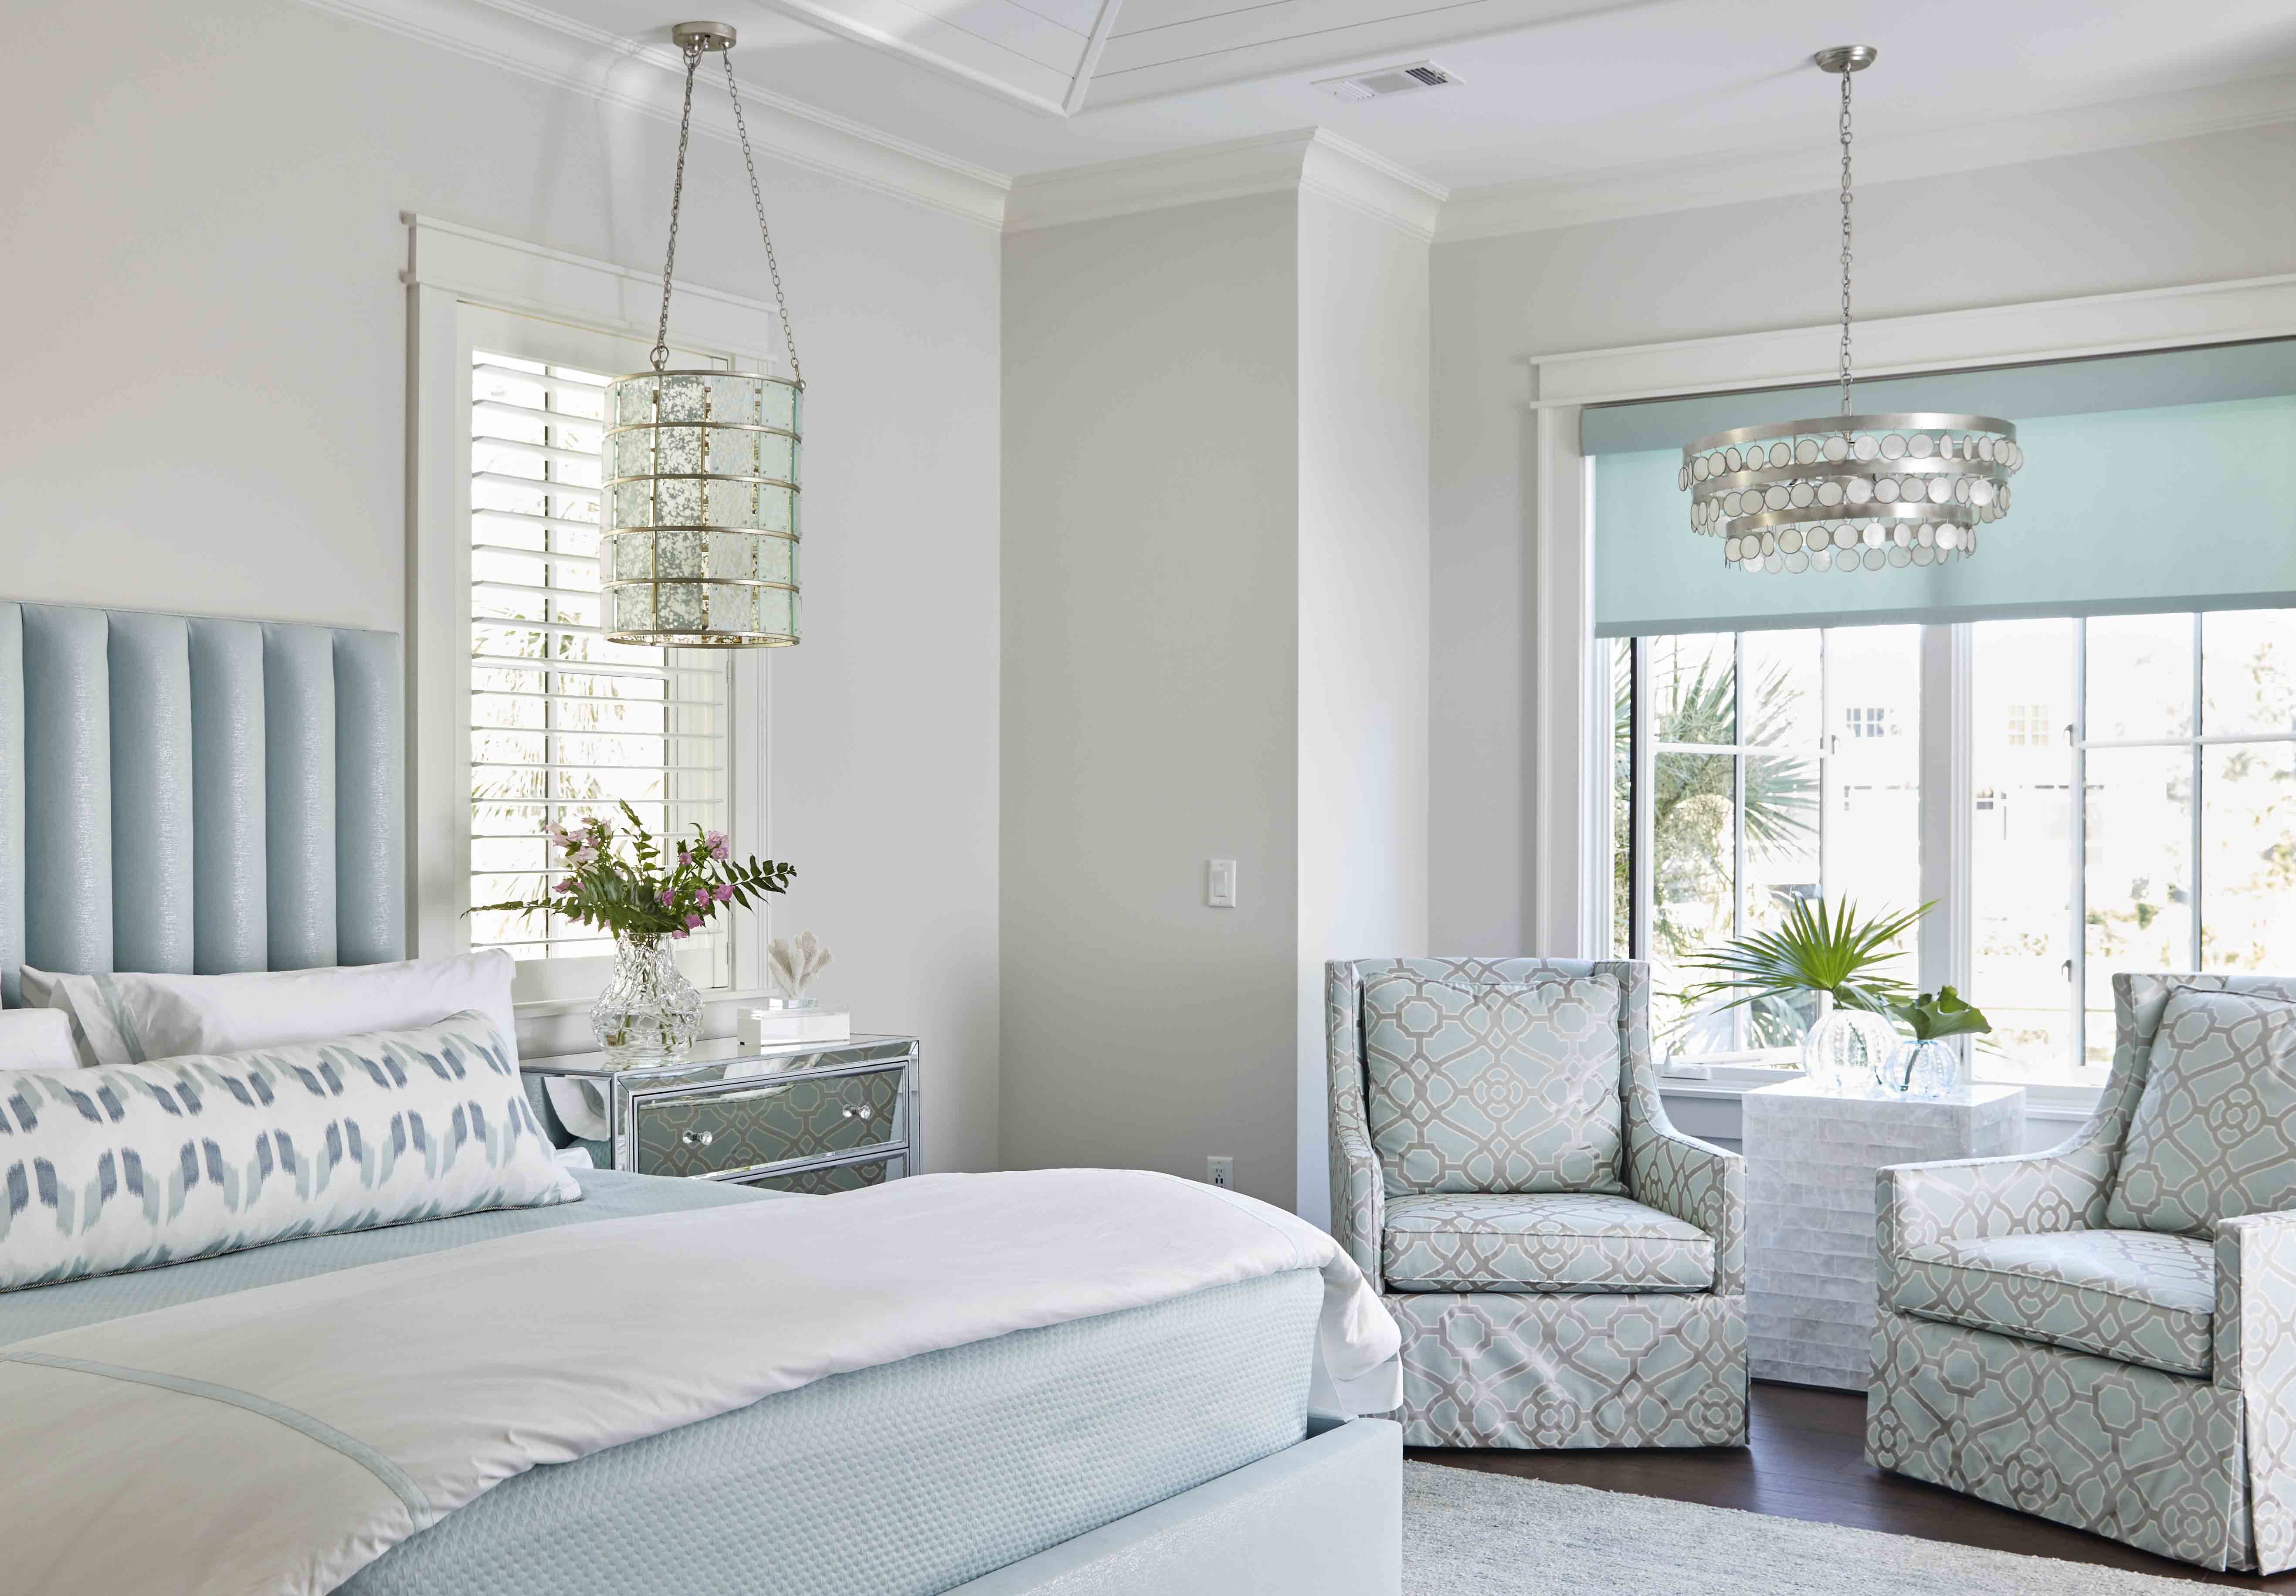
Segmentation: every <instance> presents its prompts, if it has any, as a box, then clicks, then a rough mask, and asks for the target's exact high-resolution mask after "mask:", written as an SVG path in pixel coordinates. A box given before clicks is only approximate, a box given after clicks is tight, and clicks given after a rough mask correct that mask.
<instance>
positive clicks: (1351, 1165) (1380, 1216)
mask: <svg viewBox="0 0 2296 1596" xmlns="http://www.w3.org/2000/svg"><path fill="white" fill-rule="evenodd" d="M1386 1232H1387V1184H1386V1182H1385V1181H1383V1180H1382V1178H1381V1176H1380V1169H1379V1159H1378V1158H1377V1157H1376V1156H1374V1154H1373V1152H1372V1150H1371V1137H1370V1136H1369V1135H1368V1134H1365V1132H1364V1131H1363V1130H1361V1129H1360V1128H1349V1129H1344V1130H1343V1129H1342V1128H1341V1127H1340V1126H1337V1125H1334V1126H1333V1128H1332V1236H1333V1240H1336V1241H1338V1242H1339V1244H1340V1246H1341V1249H1342V1250H1343V1251H1345V1252H1346V1253H1347V1255H1348V1256H1349V1257H1351V1258H1353V1259H1354V1260H1355V1261H1356V1267H1357V1268H1358V1269H1360V1270H1362V1271H1363V1272H1364V1278H1365V1280H1367V1281H1370V1282H1371V1284H1372V1289H1374V1290H1375V1291H1376V1290H1382V1289H1385V1282H1384V1281H1382V1280H1381V1279H1380V1273H1379V1256H1380V1240H1381V1239H1382V1237H1383V1236H1384V1235H1385V1234H1386Z"/></svg>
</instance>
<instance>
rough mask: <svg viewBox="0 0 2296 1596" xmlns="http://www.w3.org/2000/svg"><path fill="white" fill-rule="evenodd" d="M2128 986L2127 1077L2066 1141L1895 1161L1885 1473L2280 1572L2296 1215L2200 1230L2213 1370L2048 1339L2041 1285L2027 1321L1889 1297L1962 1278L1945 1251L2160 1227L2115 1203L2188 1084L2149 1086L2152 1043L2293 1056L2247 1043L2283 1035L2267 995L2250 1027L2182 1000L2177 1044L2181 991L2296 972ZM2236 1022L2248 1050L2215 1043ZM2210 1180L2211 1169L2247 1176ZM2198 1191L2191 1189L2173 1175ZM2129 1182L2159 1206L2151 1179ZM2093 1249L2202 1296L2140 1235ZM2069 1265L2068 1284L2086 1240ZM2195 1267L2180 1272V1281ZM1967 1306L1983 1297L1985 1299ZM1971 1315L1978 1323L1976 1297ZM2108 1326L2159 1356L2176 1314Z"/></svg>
mask: <svg viewBox="0 0 2296 1596" xmlns="http://www.w3.org/2000/svg"><path fill="white" fill-rule="evenodd" d="M2112 991H2113V1011H2114V1019H2115V1022H2116V1027H2115V1028H2116V1033H2117V1034H2116V1037H2115V1042H2114V1047H2113V1056H2112V1074H2111V1075H2110V1076H2108V1077H2107V1078H2106V1081H2105V1085H2104V1090H2103V1093H2102V1095H2101V1096H2100V1098H2099V1100H2098V1103H2097V1108H2096V1111H2095V1114H2094V1115H2092V1116H2091V1117H2090V1118H2089V1120H2088V1122H2087V1124H2086V1125H2083V1126H2082V1127H2081V1129H2080V1130H2079V1131H2078V1132H2077V1133H2075V1134H2074V1135H2073V1136H2072V1137H2071V1140H2069V1141H2067V1142H2065V1143H2064V1144H2063V1145H2062V1146H2061V1147H2059V1148H2057V1149H2056V1150H2054V1151H2052V1152H2047V1153H2040V1154H2034V1155H2030V1156H2027V1157H2022V1158H1978V1159H1966V1160H1962V1161H1958V1162H1954V1163H1944V1164H1916V1165H1903V1166H1898V1167H1895V1168H1890V1169H1884V1170H1882V1172H1881V1174H1880V1175H1879V1176H1878V1178H1877V1181H1876V1186H1875V1193H1874V1196H1875V1215H1876V1250H1877V1254H1878V1256H1879V1261H1880V1268H1881V1290H1882V1317H1881V1323H1880V1325H1879V1327H1878V1329H1877V1330H1876V1332H1875V1338H1874V1385H1873V1387H1872V1393H1871V1395H1870V1396H1869V1398H1868V1401H1867V1408H1866V1455H1867V1457H1868V1458H1869V1459H1870V1460H1871V1461H1873V1462H1874V1464H1876V1465H1877V1466H1878V1467H1881V1468H1884V1469H1896V1470H1898V1472H1901V1473H1905V1474H1909V1475H1912V1476H1914V1477H1916V1478H1919V1479H1926V1480H1930V1481H1932V1482H1934V1483H1936V1484H1939V1485H1943V1486H1950V1487H1952V1488H1953V1489H1955V1490H1957V1491H1965V1492H1967V1493H1969V1494H1972V1495H1975V1496H1981V1497H1983V1498H1985V1499H1986V1500H1987V1501H1989V1502H2000V1503H2002V1504H2003V1505H2005V1506H2008V1507H2013V1508H2018V1509H2021V1510H2023V1511H2026V1512H2030V1513H2037V1514H2039V1515H2041V1516H2042V1517H2044V1518H2054V1519H2056V1520H2057V1521H2058V1522H2060V1523H2064V1524H2071V1525H2074V1526H2078V1527H2079V1528H2082V1529H2087V1530H2090V1531H2093V1532H2095V1533H2096V1534H2098V1535H2111V1536H2112V1537H2113V1538H2114V1539H2116V1540H2120V1541H2125V1542H2127V1543H2128V1544H2130V1545H2133V1546H2139V1547H2143V1548H2144V1549H2145V1550H2146V1551H2156V1552H2160V1553H2161V1554H2162V1555H2164V1556H2168V1557H2173V1558H2178V1559H2183V1560H2185V1561H2186V1562H2191V1563H2196V1564H2199V1565H2200V1566H2201V1567H2207V1568H2218V1569H2225V1568H2239V1569H2253V1570H2257V1571H2259V1572H2261V1573H2266V1574H2276V1573H2280V1572H2283V1571H2284V1570H2286V1569H2289V1568H2292V1567H2296V1213H2291V1212H2275V1213H2269V1214H2262V1213H2259V1214H2249V1215H2239V1216H2235V1217H2228V1218H2223V1219H2220V1220H2218V1222H2217V1223H2216V1224H2215V1226H2214V1235H2213V1237H2212V1238H2210V1237H2206V1236H2203V1237H2201V1238H2197V1240H2199V1242H2200V1244H2201V1245H2202V1246H2204V1247H2210V1248H2213V1254H2214V1256H2213V1269H2212V1273H2213V1284H2214V1302H2213V1306H2212V1310H2211V1312H2210V1342H2211V1355H2210V1360H2209V1363H2208V1365H2207V1367H2208V1373H2207V1374H2206V1375H2205V1376H2202V1375H2200V1374H2197V1373H2190V1372H2187V1373H2177V1372H2171V1371H2169V1370H2167V1369H2164V1368H2161V1367H2159V1366H2157V1365H2156V1364H2154V1363H2148V1362H2146V1361H2145V1360H2144V1359H2141V1358H2133V1357H2105V1356H2100V1355H2096V1354H2095V1353H2093V1352H2088V1351H2082V1350H2078V1349H2076V1348H2075V1347H2073V1346H2066V1345H2057V1344H2054V1343H2053V1342H2052V1341H2049V1340H2044V1339H2039V1338H2036V1336H2035V1334H2034V1333H2033V1330H2032V1328H2031V1326H2032V1322H2033V1321H2034V1320H2035V1319H2036V1318H2037V1317H2043V1316H2044V1315H2043V1314H2041V1312H2040V1308H2041V1305H2040V1304H2039V1302H2038V1298H2035V1299H2033V1300H2031V1301H2028V1302H2026V1303H2023V1304H2021V1305H2018V1306H2017V1307H2015V1308H2014V1309H2013V1312H2012V1314H2011V1315H2010V1316H2013V1317H2015V1318H2018V1319H2020V1320H2021V1321H2023V1322H2025V1326H2026V1328H2025V1329H2024V1330H2021V1333H2018V1334H2014V1335H2008V1334H2001V1333H1997V1331H1996V1330H1990V1329H1979V1328H1972V1326H1970V1325H1968V1324H1966V1323H1939V1322H1936V1321H1934V1320H1932V1319H1926V1318H1916V1317H1915V1316H1914V1315H1912V1314H1907V1313H1904V1312H1901V1311H1898V1309H1897V1308H1896V1306H1895V1305H1896V1304H1898V1303H1899V1302H1900V1301H1902V1300H1913V1299H1917V1297H1918V1294H1919V1293H1921V1292H1922V1291H1923V1290H1925V1289H1951V1287H1950V1283H1949V1282H1941V1281H1936V1280H1935V1279H1934V1277H1933V1275H1931V1273H1930V1266H1931V1265H1934V1264H1935V1263H1936V1262H1938V1261H1939V1259H1940V1258H1943V1257H1947V1256H1969V1255H1968V1251H1967V1249H1969V1248H1971V1247H1972V1245H1973V1244H1977V1243H1982V1242H1987V1241H1996V1240H2000V1239H2004V1238H2011V1237H2018V1238H2039V1237H2047V1236H2059V1235H2063V1234H2065V1233H2068V1232H2083V1231H2087V1232H2097V1231H2111V1230H2122V1231H2126V1230H2128V1229H2134V1228H2141V1229H2148V1230H2149V1229H2151V1227H2132V1226H2124V1225H2117V1224H2114V1223H2113V1222H2112V1219H2111V1218H2109V1216H2108V1215H2109V1214H2110V1213H2112V1212H2113V1211H2114V1204H2113V1199H2114V1198H2115V1196H2116V1195H2117V1194H2118V1193H2119V1192H2120V1187H2119V1185H2117V1183H2116V1181H2115V1173H2116V1166H2118V1165H2119V1164H2120V1162H2121V1160H2122V1159H2123V1157H2124V1154H2125V1152H2127V1151H2128V1141H2129V1135H2130V1126H2131V1125H2132V1123H2133V1121H2134V1120H2135V1118H2136V1113H2137V1109H2138V1106H2139V1104H2140V1103H2141V1102H2144V1101H2161V1102H2167V1101H2172V1100H2174V1099H2176V1098H2177V1093H2178V1092H2181V1091H2182V1090H2183V1089H2182V1088H2181V1087H2180V1088H2177V1090H2176V1091H2169V1090H2166V1089H2164V1092H2163V1093H2162V1094H2161V1097H2160V1098H2158V1099H2153V1097H2152V1094H2151V1093H2148V1090H2147V1085H2148V1076H2149V1075H2150V1072H2151V1070H2152V1068H2153V1060H2154V1054H2155V1052H2159V1053H2160V1054H2161V1056H2162V1058H2163V1059H2170V1058H2171V1057H2176V1058H2177V1061H2176V1062H2174V1063H2172V1064H2171V1065H2170V1066H2169V1070H2168V1071H2167V1072H2166V1073H2165V1074H2164V1080H2166V1079H2167V1078H2169V1076H2171V1075H2174V1076H2184V1075H2185V1073H2186V1071H2185V1066H2186V1065H2188V1064H2200V1065H2203V1066H2205V1074H2206V1075H2208V1076H2211V1077H2215V1076H2219V1075H2220V1072H2221V1071H2222V1070H2223V1069H2224V1068H2226V1065H2227V1063H2228V1060H2230V1059H2231V1058H2232V1057H2234V1056H2235V1055H2237V1056H2239V1057H2241V1058H2244V1059H2246V1060H2250V1061H2251V1063H2252V1064H2253V1063H2256V1062H2258V1061H2259V1060H2261V1061H2263V1062H2264V1063H2265V1064H2266V1065H2267V1066H2271V1067H2273V1068H2276V1065H2272V1060H2273V1059H2274V1053H2273V1051H2272V1049H2271V1048H2270V1047H2269V1046H2268V1045H2263V1044H2252V1043H2255V1039H2256V1038H2259V1037H2261V1036H2262V1035H2264V1034H2265V1033H2266V1032H2267V1030H2268V1029H2270V1028H2272V1027H2267V1026H2266V1025H2264V1024H2263V1023H2262V1021H2263V1019H2264V1016H2263V1014H2262V1010H2263V1008H2264V1007H2265V1005H2261V1004H2259V1005H2255V1006H2254V1008H2253V1010H2252V1014H2253V1018H2254V1021H2255V1023H2253V1024H2251V1020H2250V1019H2236V1020H2232V1021H2229V1022H2227V1021H2226V1019H2225V1018H2224V1015H2223V1012H2222V1011H2216V1012H2210V1009H2211V1008H2213V1005H2208V1006H2203V1008H2202V1014H2203V1016H2204V1018H2203V1019H2201V1020H2199V1021H2197V1022H2194V1021H2188V1020H2186V1019H2185V1018H2184V1017H2185V1013H2186V1012H2187V1008H2186V1006H2185V1005H2182V1004H2179V1005H2177V1020H2178V1027H2179V1028H2178V1034H2177V1036H2176V1037H2174V1038H2171V1039H2169V1044H2168V1045H2162V1032H2163V1028H2164V1022H2165V1021H2166V1020H2167V1019H2169V1011H2170V1008H2171V1004H2172V1003H2173V1002H2174V1000H2175V999H2176V998H2177V996H2178V995H2179V994H2185V993H2187V992H2194V991H2197V992H2202V993H2233V994H2240V995H2242V996H2244V997H2249V998H2261V999H2271V1000H2276V1002H2277V1003H2292V1002H2296V980H2290V979H2287V978H2277V977H2268V976H2251V975H2116V976H2115V977H2113V980H2112ZM2227 1024H2229V1025H2230V1027H2231V1028H2232V1030H2233V1031H2234V1032H2235V1033H2237V1034H2238V1035H2239V1036H2240V1038H2241V1039H2240V1040H2239V1042H2238V1043H2237V1044H2235V1043H2233V1042H2228V1041H2216V1042H2211V1041H2210V1040H2209V1039H2208V1034H2209V1033H2210V1032H2213V1031H2220V1030H2223V1029H2225V1027H2226V1025H2227ZM2186 1027H2190V1028H2186ZM2272 1089H2274V1088H2273V1083H2272V1082H2270V1081H2265V1082H2262V1083H2259V1084H2257V1087H2256V1090H2257V1092H2258V1093H2259V1101H2261V1099H2262V1097H2263V1096H2264V1095H2265V1094H2267V1093H2268V1092H2269V1091H2270V1090H2272ZM2210 1098H2211V1101H2216V1102H2218V1103H2224V1102H2226V1101H2230V1102H2233V1103H2235V1104H2237V1103H2238V1102H2240V1101H2242V1100H2241V1099H2240V1098H2239V1097H2238V1095H2237V1094H2236V1093H2232V1092H2230V1091H2228V1090H2227V1089H2226V1086H2225V1084H2224V1083H2223V1082H2222V1081H2221V1080H2216V1081H2214V1082H2213V1084H2212V1085H2211V1088H2210ZM2193 1101H2198V1097H2197V1096H2195V1097H2194V1100H2193ZM2160 1123H2165V1121H2163V1122H2160ZM2220 1123H2221V1124H2223V1125H2226V1127H2227V1131H2226V1140H2225V1141H2224V1142H2222V1143H2220V1144H2221V1145H2224V1146H2226V1147H2229V1148H2231V1149H2233V1150H2234V1151H2235V1159H2237V1158H2240V1157H2243V1156H2244V1155H2243V1153H2242V1150H2243V1148H2244V1147H2245V1145H2246V1141H2245V1129H2244V1127H2245V1125H2246V1124H2247V1121H2246V1119H2245V1117H2243V1116H2242V1115H2236V1114H2235V1115H2229V1116H2226V1117H2220ZM2155 1145H2158V1139H2157V1137H2156V1138H2155ZM2227 1167H2231V1168H2234V1169H2238V1168H2239V1167H2240V1166H2239V1165H2238V1164H2237V1162H2235V1164H2233V1165H2231V1166H2227ZM2213 1179H2214V1177H2204V1178H2203V1180H2202V1184H2203V1185H2204V1186H2208V1187H2209V1189H2210V1190H2215V1191H2226V1190H2229V1189H2230V1188H2227V1187H2222V1186H2214V1185H2212V1184H2210V1183H2211V1182H2212V1181H2213ZM2193 1189H2194V1188H2193V1187H2192V1185H2191V1184H2189V1183H2175V1182H2170V1183H2162V1184H2161V1186H2160V1187H2159V1188H2158V1190H2159V1191H2180V1190H2181V1191H2191V1190H2193ZM2131 1194H2132V1195H2137V1196H2138V1197H2139V1199H2140V1200H2146V1201H2149V1200H2150V1199H2151V1198H2152V1196H2153V1194H2154V1189H2153V1188H2150V1187H2148V1188H2146V1189H2145V1190H2144V1191H2143V1192H2142V1193H2137V1192H2136V1191H2133V1190H2132V1193H2131ZM2122 1211H2123V1212H2124V1213H2125V1211H2126V1210H2122ZM2154 1233H2156V1234H2160V1235H2163V1236H2166V1235H2170V1234H2173V1233H2174V1232H2168V1231H2159V1232H2154ZM2031 1245H2033V1246H2035V1247H2036V1248H2038V1246H2039V1243H2038V1242H2035V1243H2032V1244H2031ZM2091 1245H2092V1246H2094V1247H2095V1248H2098V1250H2095V1251H2093V1252H2090V1253H2088V1254H2087V1255H2086V1256H2085V1264H2086V1267H2087V1274H2086V1277H2085V1278H2086V1279H2087V1281H2090V1282H2092V1286H2091V1288H2090V1289H2093V1282H2094V1281H2096V1280H2097V1279H2098V1278H2099V1277H2100V1272H2101V1271H2103V1270H2104V1269H2105V1268H2106V1267H2107V1260H2108V1257H2109V1252H2108V1251H2107V1250H2106V1249H2109V1248H2121V1249H2123V1253H2122V1259H2121V1261H2120V1263H2117V1264H2112V1265H2111V1267H2112V1268H2114V1269H2117V1270H2118V1269H2128V1268H2135V1267H2136V1260H2137V1258H2138V1257H2139V1256H2143V1257H2144V1259H2145V1260H2146V1267H2145V1268H2144V1273H2146V1275H2147V1276H2148V1280H2147V1282H2146V1286H2145V1289H2146V1291H2147V1292H2148V1293H2150V1295H2151V1296H2153V1297H2154V1298H2156V1299H2158V1300H2159V1302H2160V1304H2161V1305H2167V1304H2168V1303H2169V1302H2171V1301H2175V1302H2187V1303H2188V1302H2189V1301H2190V1296H2189V1292H2188V1290H2187V1289H2185V1288H2188V1287H2189V1285H2190V1284H2191V1281H2190V1278H2189V1270H2190V1267H2191V1266H2190V1265H2169V1264H2168V1263H2167V1262H2166V1261H2165V1256H2164V1255H2159V1254H2143V1255H2140V1254H2139V1253H2138V1251H2137V1250H2136V1249H2137V1248H2139V1247H2141V1246H2143V1245H2144V1244H2142V1243H2137V1242H2134V1241H2132V1240H2128V1239H2127V1238H2126V1237H2124V1238H2123V1239H2122V1240H2119V1241H2116V1242H2112V1243H2093V1244H2091ZM2034 1260H2035V1255H2026V1256H2022V1257H2021V1264H2022V1269H2021V1273H2025V1274H2028V1275H2030V1274H2031V1273H2032V1271H2033V1269H2034V1267H2035V1261H2034ZM2054 1269H2055V1270H2056V1272H2057V1273H2059V1274H2061V1275H2063V1276H2066V1277H2068V1278H2067V1281H2066V1282H2065V1283H2067V1284H2071V1283H2072V1282H2071V1276H2072V1275H2074V1274H2075V1273H2076V1271H2075V1269H2074V1268H2073V1267H2072V1266H2071V1262H2070V1255H2060V1256H2059V1257H2058V1258H2057V1261H2056V1262H2055V1264H2054ZM2177 1273H2184V1274H2185V1279H2184V1280H2183V1281H2181V1283H2177V1282H2174V1281H2172V1280H2171V1279H2170V1277H2171V1276H2172V1275H2175V1274H2177ZM1925 1280H1926V1281H1927V1283H1926V1284H1925V1283H1924V1281H1925ZM2020 1289H2021V1290H2024V1289H2031V1288H2024V1287H2021V1288H2020ZM1901 1292H1904V1293H1908V1294H1911V1295H1910V1296H1907V1297H1901V1295H1900V1293H1901ZM1961 1301H1962V1303H1963V1305H1971V1304H1973V1302H1974V1294H1971V1295H1969V1296H1965V1297H1963V1298H1962V1299H1961ZM2056 1308H2057V1311H2058V1312H2059V1313H2060V1314H2062V1313H2067V1312H2071V1311H2073V1310H2071V1308H2068V1307H2067V1306H2065V1305H2063V1302H2062V1299H2061V1300H2060V1302H2059V1303H2058V1304H2057V1305H2056ZM1969 1311H1970V1316H1972V1317H1974V1316H1977V1314H1976V1310H1975V1308H1974V1306H1970V1309H1969ZM2097 1328H2098V1327H2096V1326H2095V1325H2092V1326H2090V1327H2089V1329H2090V1330H2091V1331H2092V1333H2094V1332H2095V1330H2096V1329H2097ZM2113 1328H2114V1330H2115V1333H2116V1334H2117V1335H2122V1336H2129V1335H2137V1334H2140V1333H2141V1335H2142V1337H2143V1339H2144V1346H2145V1348H2146V1349H2147V1350H2148V1351H2149V1350H2151V1349H2153V1347H2154V1346H2155V1345H2156V1344H2157V1341H2158V1339H2159V1338H2161V1337H2162V1336H2165V1335H2166V1334H2167V1333H2168V1326H2167V1324H2166V1322H2155V1323H2154V1324H2153V1326H2152V1327H2151V1328H2149V1329H2146V1330H2143V1331H2141V1332H2140V1331H2139V1330H2138V1327H2137V1324H2136V1319H2135V1318H2134V1317H2133V1316H2132V1317H2129V1318H2127V1319H2124V1320H2122V1321H2120V1322H2118V1323H2117V1324H2116V1325H2115V1326H2114V1327H2113ZM2164 1361H2165V1360H2164ZM2186 1361H2187V1362H2188V1363H2192V1362H2197V1360H2194V1359H2189V1358H2188V1359H2187V1360H2186Z"/></svg>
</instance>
